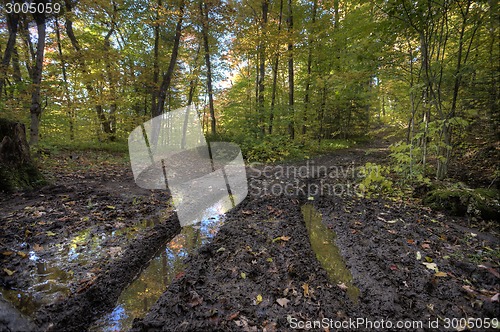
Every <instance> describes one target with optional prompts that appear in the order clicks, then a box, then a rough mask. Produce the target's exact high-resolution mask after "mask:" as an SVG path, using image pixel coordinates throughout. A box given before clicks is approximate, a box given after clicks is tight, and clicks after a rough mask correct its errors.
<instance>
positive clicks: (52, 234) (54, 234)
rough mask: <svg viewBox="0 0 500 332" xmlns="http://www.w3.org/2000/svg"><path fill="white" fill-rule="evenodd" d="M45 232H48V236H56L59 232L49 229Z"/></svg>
mask: <svg viewBox="0 0 500 332" xmlns="http://www.w3.org/2000/svg"><path fill="white" fill-rule="evenodd" d="M45 234H47V236H56V235H57V234H56V233H54V232H52V231H47V232H45Z"/></svg>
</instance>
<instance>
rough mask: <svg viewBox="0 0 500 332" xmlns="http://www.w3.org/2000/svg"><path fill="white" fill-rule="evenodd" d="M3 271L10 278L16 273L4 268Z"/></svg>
mask: <svg viewBox="0 0 500 332" xmlns="http://www.w3.org/2000/svg"><path fill="white" fill-rule="evenodd" d="M3 270H4V272H5V273H7V275H9V276H11V275H13V274H14V273H15V272H16V271H11V270H9V269H7V268H4V269H3Z"/></svg>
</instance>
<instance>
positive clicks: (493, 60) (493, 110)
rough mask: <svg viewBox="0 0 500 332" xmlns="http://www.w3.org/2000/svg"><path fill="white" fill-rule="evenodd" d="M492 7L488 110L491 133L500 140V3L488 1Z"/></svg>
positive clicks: (492, 0) (490, 16) (494, 0)
mask: <svg viewBox="0 0 500 332" xmlns="http://www.w3.org/2000/svg"><path fill="white" fill-rule="evenodd" d="M488 3H489V5H490V10H489V27H488V28H489V32H490V33H489V38H490V44H489V63H490V66H489V70H490V73H491V74H490V75H491V77H490V83H489V85H490V87H489V90H490V94H489V100H488V106H489V107H488V110H489V118H490V121H489V122H490V131H491V133H492V134H493V135H494V137H495V139H496V140H500V123H499V122H500V105H499V100H500V89H499V86H498V85H499V79H498V73H499V72H500V65H499V63H498V61H497V60H498V56H499V52H498V51H499V47H498V45H499V36H498V22H499V19H500V18H499V11H498V2H497V1H496V0H488Z"/></svg>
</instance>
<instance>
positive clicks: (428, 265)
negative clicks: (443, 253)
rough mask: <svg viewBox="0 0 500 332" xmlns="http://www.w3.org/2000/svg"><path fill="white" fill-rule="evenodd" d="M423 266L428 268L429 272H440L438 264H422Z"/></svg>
mask: <svg viewBox="0 0 500 332" xmlns="http://www.w3.org/2000/svg"><path fill="white" fill-rule="evenodd" d="M422 264H424V265H425V267H427V268H428V269H429V270H434V271H436V272H438V267H437V265H436V263H427V262H422Z"/></svg>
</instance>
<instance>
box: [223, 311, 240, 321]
mask: <svg viewBox="0 0 500 332" xmlns="http://www.w3.org/2000/svg"><path fill="white" fill-rule="evenodd" d="M239 315H240V312H239V311H236V312H234V313H232V314H231V315H229V316H227V318H226V320H233V319H235V318H236V317H238V316H239Z"/></svg>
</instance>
